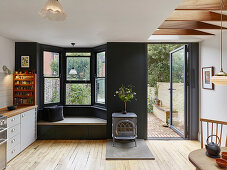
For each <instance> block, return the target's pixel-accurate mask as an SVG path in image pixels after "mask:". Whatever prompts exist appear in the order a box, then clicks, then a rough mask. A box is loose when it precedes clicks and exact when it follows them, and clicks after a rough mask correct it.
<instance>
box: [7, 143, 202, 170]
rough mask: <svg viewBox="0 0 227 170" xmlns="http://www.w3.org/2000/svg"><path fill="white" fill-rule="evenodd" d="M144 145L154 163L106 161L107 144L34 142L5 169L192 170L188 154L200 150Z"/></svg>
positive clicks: (192, 146)
mask: <svg viewBox="0 0 227 170" xmlns="http://www.w3.org/2000/svg"><path fill="white" fill-rule="evenodd" d="M147 144H148V146H149V148H150V150H151V151H152V153H153V154H154V156H155V160H129V161H128V160H122V161H113V160H109V161H106V160H105V154H106V141H101V140H99V141H95V140H90V141H88V140H70V141H66V140H64V141H59V140H58V141H57V140H55V141H54V140H51V141H50V140H43V141H36V142H35V143H34V144H32V145H31V146H29V147H28V148H27V149H26V150H25V151H23V152H22V153H21V154H20V155H18V156H17V157H16V158H14V159H13V160H12V161H10V162H9V163H8V166H7V170H9V169H10V170H11V169H12V170H19V169H21V170H27V169H31V170H34V169H37V170H44V169H45V170H52V169H54V170H66V169H68V170H71V169H76V170H104V169H107V170H109V169H110V170H137V169H138V170H139V169H141V170H155V169H161V170H171V169H173V170H181V169H183V170H188V169H194V170H195V168H194V167H193V165H192V164H191V163H190V162H189V161H188V154H189V153H190V152H191V151H193V150H195V149H199V147H200V144H199V142H198V141H187V140H175V141H173V140H170V141H162V140H150V141H147Z"/></svg>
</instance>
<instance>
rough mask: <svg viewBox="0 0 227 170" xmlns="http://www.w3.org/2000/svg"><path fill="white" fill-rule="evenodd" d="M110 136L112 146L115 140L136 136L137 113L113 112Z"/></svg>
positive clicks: (133, 138)
mask: <svg viewBox="0 0 227 170" xmlns="http://www.w3.org/2000/svg"><path fill="white" fill-rule="evenodd" d="M112 137H113V146H115V142H116V140H129V141H130V140H131V141H134V142H135V146H136V138H137V115H136V114H135V113H126V114H123V113H113V114H112Z"/></svg>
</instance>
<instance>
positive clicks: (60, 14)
mask: <svg viewBox="0 0 227 170" xmlns="http://www.w3.org/2000/svg"><path fill="white" fill-rule="evenodd" d="M39 14H40V16H42V17H43V18H47V19H49V20H51V21H64V20H65V19H66V14H65V12H64V10H63V8H62V6H61V4H60V3H59V2H58V0H48V1H47V3H46V4H45V5H44V7H43V8H42V9H41V11H40V12H39Z"/></svg>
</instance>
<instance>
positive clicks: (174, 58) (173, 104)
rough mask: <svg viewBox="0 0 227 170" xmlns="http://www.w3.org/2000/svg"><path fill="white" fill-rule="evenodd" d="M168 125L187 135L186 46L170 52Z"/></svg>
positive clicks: (182, 134) (184, 135) (183, 135)
mask: <svg viewBox="0 0 227 170" xmlns="http://www.w3.org/2000/svg"><path fill="white" fill-rule="evenodd" d="M169 90H170V127H171V128H172V129H173V130H174V131H176V132H177V133H178V134H180V135H181V136H182V137H185V138H186V137H187V46H186V45H184V46H182V47H180V48H177V49H176V50H174V51H171V52H170V89H169Z"/></svg>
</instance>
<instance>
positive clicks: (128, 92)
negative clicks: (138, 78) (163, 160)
mask: <svg viewBox="0 0 227 170" xmlns="http://www.w3.org/2000/svg"><path fill="white" fill-rule="evenodd" d="M132 88H133V86H132V85H130V86H128V87H125V86H124V85H122V86H121V87H120V88H119V90H117V91H116V92H115V94H114V96H118V97H119V98H120V99H121V101H122V102H123V108H124V110H123V113H124V114H126V113H127V111H126V108H127V102H131V101H132V100H133V99H135V96H136V93H135V92H134V91H133V89H132Z"/></svg>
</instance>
